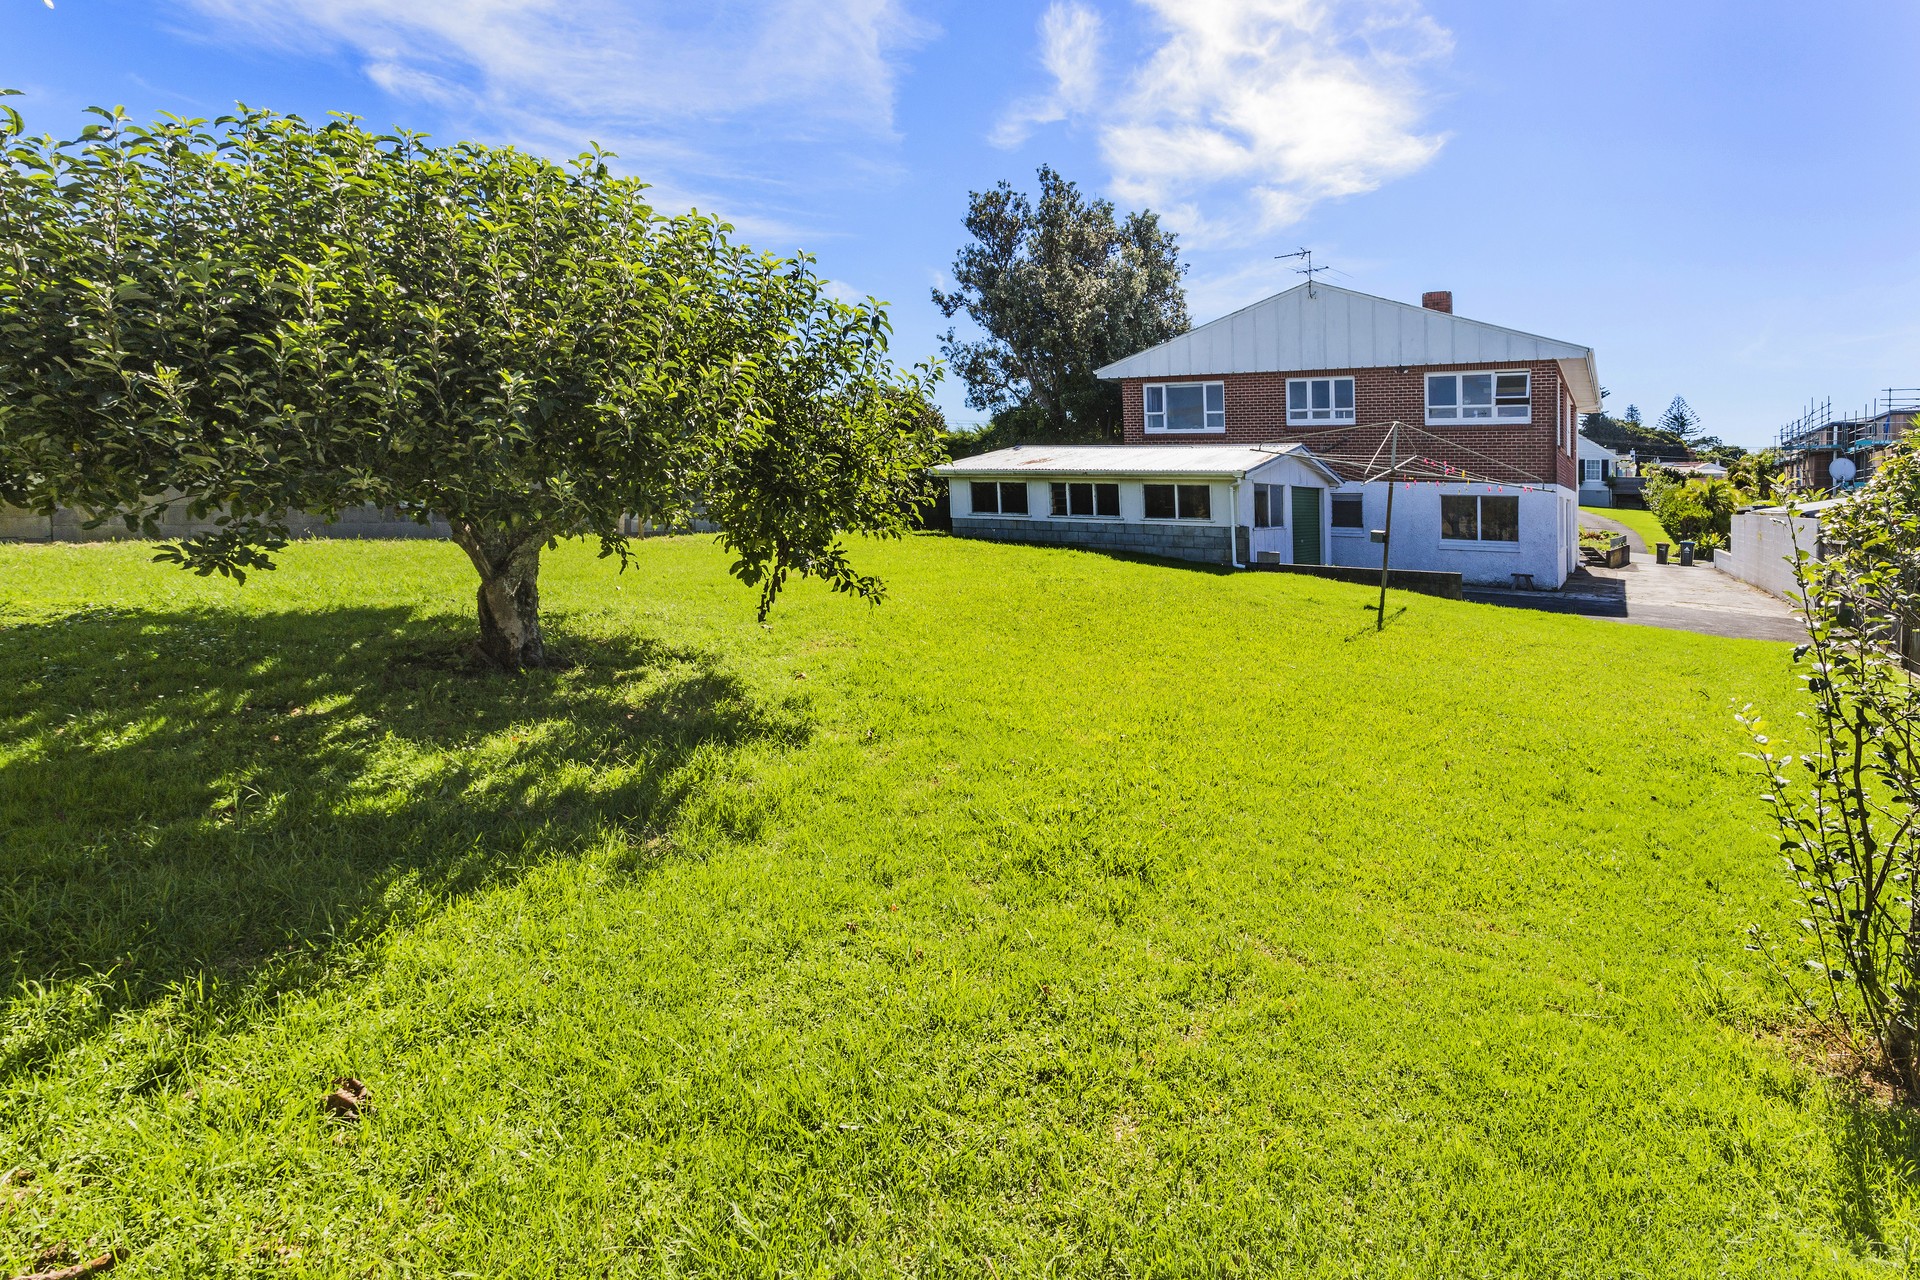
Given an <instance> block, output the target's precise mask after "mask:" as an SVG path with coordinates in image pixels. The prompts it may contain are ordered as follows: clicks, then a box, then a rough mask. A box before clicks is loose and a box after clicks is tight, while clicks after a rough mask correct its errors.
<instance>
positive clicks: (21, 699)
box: [0, 608, 807, 1078]
mask: <svg viewBox="0 0 1920 1280" xmlns="http://www.w3.org/2000/svg"><path fill="white" fill-rule="evenodd" d="M554 621H555V625H554V626H553V628H552V631H553V636H554V639H555V641H556V645H555V647H556V648H557V649H558V651H559V652H560V654H561V656H562V658H563V660H569V661H566V663H565V665H562V666H561V667H559V668H557V669H553V670H546V671H538V672H532V673H528V674H526V675H524V676H521V677H517V678H506V677H501V676H495V675H487V674H483V673H480V672H476V671H474V670H472V669H471V668H470V666H469V664H468V661H467V659H466V658H465V656H464V655H465V652H466V647H467V636H466V635H465V631H464V628H463V627H462V626H461V625H460V624H458V623H457V622H455V621H454V620H451V619H444V618H441V619H424V620H421V619H415V618H414V617H413V616H412V615H411V614H410V613H409V612H408V611H406V610H404V609H376V608H360V609H332V610H325V611H311V612H291V613H280V614H266V615H259V614H238V613H228V612H222V611H217V610H198V611H192V610H189V611H179V612H148V611H139V610H112V609H94V610H86V611H83V612H82V613H79V614H75V615H70V616H67V617H64V618H61V619H58V620H54V621H50V622H37V623H32V624H28V625H18V626H11V627H0V689H5V690H7V691H8V693H7V694H6V696H5V697H4V698H0V850H4V851H5V852H4V856H3V857H0V976H5V977H7V978H10V982H9V985H8V990H7V992H6V993H5V994H3V995H0V1078H4V1077H5V1076H7V1075H9V1074H12V1073H13V1072H15V1071H18V1070H22V1069H30V1068H32V1067H33V1066H35V1065H37V1064H38V1063H40V1062H44V1061H45V1060H46V1059H47V1058H48V1057H49V1056H51V1055H52V1054H54V1053H57V1052H59V1051H61V1050H62V1049H64V1048H66V1047H68V1046H70V1045H71V1044H73V1043H76V1042H78V1041H79V1040H81V1039H84V1038H86V1036H88V1035H89V1034H91V1033H92V1032H93V1031H94V1030H97V1029H98V1028H99V1027H101V1026H102V1025H104V1024H105V1021H106V1019H107V1018H108V1016H109V1015H111V1014H112V1013H114V1012H118V1011H121V1010H128V1009H138V1008H140V1007H142V1006H144V1005H146V1004H147V1003H149V1002H151V1001H154V1000H156V999H159V998H163V997H165V996H167V995H168V994H169V993H170V992H178V991H180V990H183V989H186V988H192V989H194V990H196V991H204V990H205V989H207V988H208V986H209V985H211V986H212V987H213V988H214V989H217V990H219V991H221V992H223V993H224V995H223V997H222V998H223V999H224V1000H225V1001H226V1002H227V1003H228V1004H229V1005H230V1006H232V1007H238V1003H239V1002H242V1001H245V1000H249V999H251V1000H255V1001H258V1000H259V999H260V998H261V997H262V996H263V994H264V995H271V994H273V993H274V992H277V991H284V990H288V989H294V988H299V987H304V986H308V985H311V984H314V983H319V982H325V981H327V980H329V979H330V978H331V977H333V976H335V974H334V972H333V971H334V970H335V969H336V968H337V965H335V964H334V960H333V958H334V957H336V956H339V955H343V954H348V953H351V951H352V950H353V949H354V948H353V947H352V946H351V945H347V946H344V947H343V944H352V943H355V942H361V941H366V940H368V939H371V938H373V937H376V936H377V935H378V934H380V933H381V932H382V931H383V930H385V929H387V928H389V927H391V926H392V925H393V924H395V923H396V922H397V921H399V920H402V919H405V918H409V917H413V916H418V915H420V914H423V913H426V912H430V911H432V910H434V909H436V908H437V906H438V905H439V904H443V903H445V902H446V901H447V900H449V899H451V898H454V897H458V896H460V895H464V894H470V893H473V892H475V891H478V890H482V889H485V888H488V887H490V886H494V885H498V884H502V883H507V882H510V881H512V880H514V879H516V878H518V877H520V876H521V875H523V874H525V873H526V872H527V871H529V870H531V869H532V868H534V867H535V866H537V865H539V864H541V863H543V862H546V861H549V860H552V859H555V858H564V857H570V856H578V855H580V854H583V853H586V852H590V851H595V852H598V853H599V854H601V855H604V856H607V857H608V858H609V860H610V861H611V862H613V863H615V864H616V865H618V866H620V867H621V868H623V869H624V870H625V871H628V872H643V871H644V870H645V869H646V868H647V867H648V866H651V865H653V864H654V863H655V862H657V861H658V860H659V859H660V858H662V857H665V856H668V855H669V854H670V853H671V852H672V850H673V847H674V833H675V832H676V831H679V830H682V829H686V828H689V827H690V828H691V829H694V830H697V831H699V832H702V833H708V832H711V833H716V834H718V835H719V836H720V837H722V838H725V837H728V836H731V837H737V838H750V837H751V836H752V835H754V834H755V830H754V827H755V824H756V823H757V822H758V821H760V816H759V814H758V812H757V810H755V809H754V807H753V806H752V805H751V803H748V802H745V801H743V799H742V796H741V794H740V793H739V792H738V791H737V790H736V789H735V788H732V787H730V786H729V774H728V771H729V768H730V762H731V761H732V759H733V757H734V756H735V755H736V754H737V752H738V751H739V749H741V748H742V747H745V746H747V745H748V744H751V743H754V742H769V741H771V742H775V743H795V742H799V741H801V740H803V739H804V738H805V736H806V734H807V724H806V720H805V718H804V714H803V712H802V711H801V710H800V709H799V707H798V705H797V704H795V703H792V702H789V703H787V704H784V705H777V706H776V705H769V704H767V703H765V702H762V701H759V700H756V699H755V698H754V697H753V696H752V695H751V694H750V693H749V692H748V691H747V689H746V688H745V687H744V686H743V685H742V684H741V683H740V682H739V681H738V680H737V679H735V678H734V677H732V676H731V675H729V674H728V673H726V672H725V671H723V670H721V669H720V668H719V666H718V665H717V663H716V662H715V661H714V659H713V658H712V657H711V656H709V655H705V654H701V653H698V652H694V651H690V650H683V649H676V648H673V647H671V646H668V645H664V644H661V643H658V642H655V641H651V640H645V639H639V638H626V639H620V640H616V641H608V640H605V639H589V638H586V637H581V636H574V635H571V634H570V633H569V631H568V629H567V627H566V624H565V621H564V619H555V620H554ZM209 978H211V979H212V980H213V981H212V982H211V984H209V982H208V979H209Z"/></svg>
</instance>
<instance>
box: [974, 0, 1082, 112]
mask: <svg viewBox="0 0 1920 1280" xmlns="http://www.w3.org/2000/svg"><path fill="white" fill-rule="evenodd" d="M1104 34H1105V33H1104V31H1103V30H1102V28H1101V23H1100V15H1099V14H1097V13H1095V12H1094V11H1093V10H1092V9H1089V8H1087V6H1086V5H1084V4H1080V3H1078V0H1056V2H1055V3H1054V4H1052V5H1049V6H1048V7H1047V11H1046V13H1045V14H1043V15H1041V18H1040V63H1041V65H1042V66H1044V67H1046V69H1047V72H1048V74H1049V75H1051V76H1052V77H1053V86H1054V87H1053V91H1052V92H1051V93H1046V94H1042V95H1040V96H1038V97H1032V98H1024V99H1022V100H1021V101H1019V102H1016V103H1014V104H1013V106H1011V107H1009V108H1008V109H1007V112H1006V114H1005V115H1003V116H1002V117H1001V118H1000V122H999V123H998V124H997V125H995V126H994V130H993V134H992V138H991V140H992V142H993V145H994V146H996V147H1017V146H1019V145H1020V144H1021V143H1023V142H1025V141H1026V140H1027V135H1028V134H1030V133H1031V132H1032V131H1033V128H1034V126H1035V125H1042V124H1054V123H1057V122H1059V121H1061V120H1064V119H1066V118H1067V116H1068V114H1069V113H1073V112H1081V111H1085V110H1087V109H1088V108H1090V107H1091V106H1093V104H1094V101H1095V98H1096V95H1097V94H1098V93H1099V90H1100V43H1101V39H1102V37H1103V35H1104Z"/></svg>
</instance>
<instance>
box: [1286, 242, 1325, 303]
mask: <svg viewBox="0 0 1920 1280" xmlns="http://www.w3.org/2000/svg"><path fill="white" fill-rule="evenodd" d="M1273 256H1274V258H1275V260H1277V261H1281V262H1284V261H1286V260H1287V259H1288V258H1304V259H1306V263H1307V265H1306V266H1304V267H1295V268H1294V269H1293V272H1294V274H1295V275H1301V276H1305V277H1306V278H1307V296H1308V297H1309V298H1317V297H1319V296H1320V295H1319V294H1317V293H1315V292H1314V291H1313V278H1314V276H1316V275H1318V274H1319V273H1320V272H1322V271H1331V270H1333V268H1332V267H1316V266H1314V265H1313V250H1311V249H1305V248H1303V249H1301V250H1300V251H1299V252H1297V253H1276V254H1274V255H1273Z"/></svg>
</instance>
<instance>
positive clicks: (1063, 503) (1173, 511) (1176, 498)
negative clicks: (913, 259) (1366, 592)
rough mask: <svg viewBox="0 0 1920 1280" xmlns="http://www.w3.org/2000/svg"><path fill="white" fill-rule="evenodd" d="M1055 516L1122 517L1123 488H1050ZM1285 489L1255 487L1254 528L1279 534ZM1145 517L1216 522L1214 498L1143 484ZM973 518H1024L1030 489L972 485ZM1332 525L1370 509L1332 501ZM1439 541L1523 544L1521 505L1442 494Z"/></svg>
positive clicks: (1356, 524) (1345, 499) (1358, 521)
mask: <svg viewBox="0 0 1920 1280" xmlns="http://www.w3.org/2000/svg"><path fill="white" fill-rule="evenodd" d="M1048 488H1049V490H1050V491H1051V492H1050V497H1051V499H1052V502H1051V505H1052V508H1053V512H1052V514H1054V515H1056V516H1070V517H1071V516H1092V517H1095V518H1098V517H1101V516H1105V517H1108V518H1110V519H1118V518H1119V516H1120V486H1119V485H1117V484H1103V483H1099V482H1097V481H1087V482H1080V481H1072V480H1069V481H1067V482H1065V483H1055V484H1052V485H1049V486H1048ZM1285 489H1286V486H1285V485H1278V484H1256V485H1254V486H1253V523H1254V527H1255V528H1259V529H1270V528H1278V527H1280V526H1282V525H1284V524H1285V523H1286V510H1287V504H1286V495H1285V492H1284V491H1285ZM1140 492H1141V496H1142V498H1143V499H1144V503H1143V507H1144V513H1145V516H1146V518H1147V519H1149V520H1206V519H1210V518H1211V517H1212V493H1211V490H1210V489H1209V488H1208V486H1206V485H1204V484H1143V485H1141V486H1140ZM973 514H975V515H977V516H984V515H1003V516H1024V515H1027V514H1029V512H1028V509H1027V485H1026V481H1024V480H976V481H974V482H973ZM1329 514H1330V516H1331V521H1330V523H1331V524H1332V525H1333V527H1334V528H1336V529H1364V528H1366V527H1367V521H1366V508H1365V505H1364V503H1363V502H1362V500H1361V496H1360V495H1359V494H1357V493H1336V494H1334V495H1333V504H1332V510H1331V511H1330V513H1329ZM1440 537H1441V538H1442V539H1443V540H1445V541H1447V542H1518V541H1520V499H1519V498H1517V497H1506V496H1499V495H1492V494H1489V495H1484V496H1483V495H1479V494H1442V495H1441V497H1440Z"/></svg>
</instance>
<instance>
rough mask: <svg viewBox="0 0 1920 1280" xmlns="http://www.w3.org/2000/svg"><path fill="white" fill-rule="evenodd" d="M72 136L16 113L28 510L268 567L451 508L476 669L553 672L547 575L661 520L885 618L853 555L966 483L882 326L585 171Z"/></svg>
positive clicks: (4, 209) (178, 130) (176, 550)
mask: <svg viewBox="0 0 1920 1280" xmlns="http://www.w3.org/2000/svg"><path fill="white" fill-rule="evenodd" d="M98 115H99V123H97V124H95V125H92V126H90V127H89V128H88V129H87V130H86V131H84V132H83V134H82V136H81V137H79V138H76V139H73V140H70V141H55V140H53V139H51V138H45V137H41V138H29V137H27V136H26V135H25V132H24V129H23V128H22V122H21V119H20V117H19V116H18V115H17V114H14V113H12V112H10V111H8V112H5V113H4V116H0V146H3V147H4V160H5V162H4V164H0V184H3V185H4V191H3V192H0V501H5V502H8V503H11V504H14V505H16V506H23V507H27V508H30V509H33V510H38V511H42V512H46V511H51V510H52V509H53V508H55V507H56V506H66V507H77V508H80V509H82V510H84V511H87V512H89V513H90V514H91V515H92V516H93V517H95V518H96V519H102V520H105V519H121V520H124V521H125V522H126V523H127V525H128V526H129V527H130V528H133V529H137V530H141V531H144V532H146V533H148V534H150V535H151V534H155V533H157V531H158V528H159V521H160V519H161V518H162V517H163V516H164V515H165V514H166V512H167V511H168V510H169V509H172V508H176V507H184V508H185V509H186V510H187V511H188V512H189V513H190V514H191V515H193V516H195V517H197V518H207V517H212V518H214V519H216V520H218V521H219V522H220V523H219V525H218V527H217V528H216V530H215V531H214V532H212V533H209V534H206V535H204V536H199V537H195V538H191V539H187V540H184V541H182V542H181V543H179V544H177V545H174V546H171V547H169V548H167V549H166V550H165V552H164V553H163V554H165V555H167V556H169V557H170V558H173V559H177V560H178V561H180V562H181V563H182V564H184V565H185V566H187V567H190V568H193V569H196V570H198V571H199V572H202V573H212V572H220V573H227V574H231V575H234V576H236V577H243V576H244V574H245V572H246V571H247V570H248V569H253V568H261V567H270V565H271V554H270V553H271V552H272V551H274V550H276V549H278V547H279V546H281V545H283V544H284V541H285V539H286V537H287V536H288V534H287V520H288V517H289V515H290V514H291V513H292V512H295V511H304V512H308V513H311V514H317V515H322V516H333V515H336V514H338V513H340V512H341V511H344V510H346V509H348V508H350V507H355V506H358V505H361V504H366V503H373V504H377V505H380V506H388V507H395V508H399V509H401V510H405V511H409V512H412V513H414V514H415V516H416V518H419V519H422V520H425V519H427V518H429V516H431V515H438V516H440V517H443V518H444V519H445V520H446V521H447V522H448V524H449V525H450V526H451V529H452V533H453V538H454V540H455V541H456V542H457V543H458V544H459V545H460V547H461V548H462V549H463V550H464V551H465V552H466V554H467V556H468V557H469V559H471V560H472V562H473V565H474V568H475V570H476V571H477V573H478V575H479V579H480V585H479V590H478V614H479V626H480V642H479V647H480V651H481V652H482V653H483V654H484V655H485V656H486V657H487V658H488V659H489V660H491V661H493V662H495V663H497V664H499V665H501V666H503V667H509V668H515V667H521V666H530V665H538V664H539V663H541V662H542V661H544V658H545V650H544V644H543V641H542V637H541V630H540V618H539V564H540V555H541V552H542V550H543V549H545V548H546V547H549V546H551V545H552V544H553V542H554V540H555V539H558V538H563V537H572V536H593V537H597V538H598V539H599V540H600V543H601V546H602V550H603V552H604V553H606V554H613V555H619V556H621V557H622V558H623V561H624V557H625V555H626V552H627V541H626V533H625V530H626V528H627V527H628V523H629V521H632V520H638V521H641V522H644V523H646V524H648V525H651V526H656V527H669V528H671V527H682V526H685V525H687V524H688V523H690V522H691V521H693V520H694V519H695V518H700V519H704V520H707V521H710V522H712V523H713V524H714V525H716V526H717V527H718V529H719V531H720V535H719V536H720V537H721V538H722V540H723V541H724V542H725V543H726V544H727V545H728V546H729V547H731V548H732V550H733V551H734V552H735V554H736V561H735V563H734V566H733V568H734V572H735V573H736V574H737V575H738V576H739V577H740V578H741V579H742V580H743V581H745V582H747V583H749V584H751V585H755V586H758V587H759V588H760V590H761V596H760V608H761V613H762V615H763V616H764V615H765V612H766V610H767V609H768V608H770V607H771V605H772V603H773V600H774V597H775V596H776V595H777V593H778V591H779V589H780V587H781V585H782V584H783V583H784V582H785V581H786V579H787V578H788V577H789V576H791V575H793V574H796V573H797V574H800V575H803V576H813V577H818V578H822V579H824V580H826V581H827V582H829V583H831V584H832V585H833V586H834V587H836V588H838V589H841V590H846V591H851V592H855V593H857V594H860V595H864V596H868V597H873V598H877V597H878V595H879V594H880V590H881V587H880V584H879V583H878V582H877V581H875V580H874V579H872V578H870V577H866V576H863V575H861V574H859V573H857V572H856V571H855V570H854V569H853V568H852V566H851V565H850V563H849V562H848V559H847V557H846V554H845V551H844V549H843V547H842V538H843V537H844V536H845V535H846V534H848V533H850V532H867V533H875V534H881V535H889V534H897V533H899V532H901V531H902V530H903V529H904V528H905V527H906V526H907V523H908V521H909V520H910V519H911V512H912V510H913V508H914V506H915V504H916V502H917V501H918V500H919V499H920V497H921V496H922V494H923V492H924V486H925V483H926V482H925V480H924V473H925V469H926V467H927V466H928V465H930V464H931V463H933V462H935V461H937V460H938V457H939V449H940V445H939V433H938V427H937V421H936V420H935V419H933V418H932V417H931V415H930V414H929V413H928V410H927V405H928V390H929V386H928V384H929V380H930V378H931V376H932V374H931V373H930V372H928V371H924V370H919V371H914V372H903V371H901V370H899V369H897V368H895V367H894V366H893V365H892V364H891V362H890V361H889V360H888V357H887V341H886V340H887V335H888V330H887V325H886V318H885V314H884V312H883V311H882V310H881V308H880V307H879V305H878V304H875V303H871V302H870V303H868V304H865V305H858V306H852V305H847V304H844V303H840V302H837V301H835V300H833V299H831V298H829V297H827V296H826V294H825V293H824V291H823V287H822V282H821V281H820V279H819V277H818V276H817V275H815V273H814V272H813V270H812V269H811V266H810V264H809V263H808V262H807V261H806V260H804V259H800V260H784V259H777V258H772V257H769V256H766V255H759V254H754V253H753V252H751V251H750V250H748V249H746V248H744V247H743V246H740V245H737V244H735V243H733V242H732V241H731V240H729V238H728V231H729V228H727V227H726V226H725V225H724V224H721V223H717V222H715V221H713V220H711V219H709V218H705V217H701V216H698V215H694V214H687V215H683V216H678V217H663V216H661V215H659V214H657V213H656V212H655V211H654V210H653V209H652V208H651V207H650V206H649V205H648V204H647V203H646V202H645V199H644V187H643V185H642V184H641V183H639V182H636V181H634V180H632V179H627V178H622V177H618V176H616V175H614V174H613V173H612V172H611V171H610V170H609V168H608V166H607V163H606V159H607V157H606V155H605V154H604V153H600V152H594V153H591V154H589V155H586V156H583V157H581V158H580V159H579V160H578V161H576V162H575V163H574V164H572V165H570V166H561V165H556V164H554V163H551V162H549V161H546V160H543V159H540V158H538V157H534V156H530V155H527V154H524V153H522V152H519V151H515V150H512V149H509V148H493V147H485V146H480V145H476V144H470V143H463V144H459V145H456V146H451V147H435V146H431V145H429V144H428V142H427V141H426V140H425V139H424V138H422V137H420V136H418V135H412V134H398V135H380V134H375V133H372V132H369V131H367V130H365V129H363V128H361V127H360V126H359V125H358V124H357V123H355V122H353V121H350V120H337V121H334V122H332V123H329V124H326V125H323V126H318V127H316V126H312V125H309V124H307V123H306V122H304V121H302V120H300V119H298V118H295V117H285V116H277V115H273V114H270V113H266V112H257V111H247V110H242V111H241V112H240V113H239V114H237V115H234V116H231V117H223V118H221V119H219V120H216V121H213V122H211V124H209V123H207V122H202V121H173V120H167V121H162V122H160V123H158V124H155V125H151V126H142V125H136V124H134V123H132V122H130V121H129V120H127V119H126V118H125V117H124V116H123V115H122V114H120V113H118V112H107V111H100V112H98Z"/></svg>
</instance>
